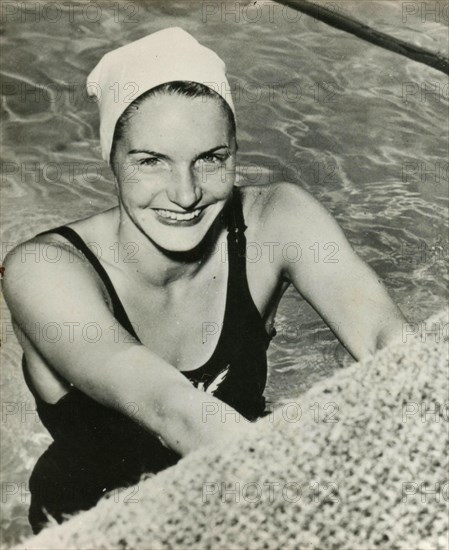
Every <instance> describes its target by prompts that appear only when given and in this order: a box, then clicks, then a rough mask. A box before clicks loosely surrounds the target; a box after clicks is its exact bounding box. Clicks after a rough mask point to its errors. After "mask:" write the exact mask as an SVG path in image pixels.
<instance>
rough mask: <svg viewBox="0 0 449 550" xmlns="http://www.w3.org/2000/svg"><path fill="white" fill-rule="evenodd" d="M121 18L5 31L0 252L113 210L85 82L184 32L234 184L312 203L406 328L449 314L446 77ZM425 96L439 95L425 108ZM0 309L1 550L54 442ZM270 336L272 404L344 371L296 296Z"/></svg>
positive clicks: (162, 20)
mask: <svg viewBox="0 0 449 550" xmlns="http://www.w3.org/2000/svg"><path fill="white" fill-rule="evenodd" d="M10 4H11V3H10ZM373 4H375V3H371V5H373ZM130 5H131V3H126V2H123V3H122V2H120V3H118V2H109V3H105V2H103V3H98V4H97V6H100V8H101V17H100V19H99V21H98V22H92V21H88V20H87V19H86V17H85V16H83V7H78V8H75V9H74V11H73V12H71V13H72V15H71V16H69V12H68V8H64V6H62V4H61V5H60V7H59V9H60V10H61V13H62V16H61V17H60V19H59V21H57V22H51V21H49V20H48V19H49V18H51V17H53V18H54V17H55V15H53V16H52V15H51V14H50V15H49V16H48V17H47V18H45V17H41V19H40V21H37V22H36V21H32V20H30V19H31V17H30V16H28V19H25V20H24V21H21V20H20V16H17V14H20V11H16V12H14V14H15V15H14V14H13V15H14V17H15V18H14V17H13V16H11V17H10V20H9V23H8V25H7V29H6V31H7V32H6V35H5V36H4V38H3V52H4V56H3V63H2V71H1V72H2V82H3V85H2V91H3V97H2V116H3V117H4V120H5V123H4V130H3V140H2V141H3V145H2V152H3V165H2V166H3V172H2V180H3V181H2V186H3V192H2V198H3V220H4V221H3V243H4V245H3V250H4V251H5V250H6V249H7V247H8V243H17V242H19V241H21V240H23V239H26V238H28V237H30V236H32V235H33V234H35V233H36V232H38V231H39V230H43V229H46V228H49V227H51V226H56V225H59V224H61V223H64V222H68V221H71V220H75V219H78V218H81V217H85V216H88V215H90V214H94V213H96V212H99V211H101V210H104V209H107V208H109V207H111V206H113V205H114V204H116V198H115V196H114V192H113V186H112V176H111V173H110V172H109V170H108V169H107V168H106V167H104V166H103V165H102V163H101V162H100V160H99V159H100V150H99V144H98V134H97V124H98V116H97V112H96V106H95V105H94V104H92V103H89V102H87V101H86V97H85V94H84V91H83V90H84V81H85V77H86V75H87V74H88V72H89V70H90V69H91V68H92V67H93V66H94V65H95V63H96V62H97V61H98V59H99V57H100V56H101V55H102V54H103V53H105V52H106V51H108V50H110V49H113V48H115V47H118V46H120V45H122V44H124V43H126V42H128V41H131V40H134V39H136V38H139V37H141V36H143V35H145V34H148V33H150V32H153V31H156V30H158V29H160V28H163V27H165V26H172V25H180V26H182V27H184V28H185V29H186V30H188V31H189V32H191V33H192V34H194V35H195V36H196V37H197V38H198V39H199V40H200V41H201V42H203V43H204V44H206V45H208V46H210V47H212V48H213V49H215V50H216V51H217V52H218V53H219V54H220V55H221V56H222V57H223V58H224V59H225V60H226V61H227V64H228V67H229V72H230V79H231V84H232V87H233V89H234V99H235V103H236V108H237V116H238V126H239V130H238V141H239V146H240V158H239V166H240V169H239V172H240V178H241V181H242V183H244V182H245V181H246V182H251V183H258V184H265V183H269V182H270V181H273V180H276V179H287V180H289V181H293V182H297V183H298V184H299V185H302V186H303V187H304V188H306V189H307V190H308V191H310V192H311V193H312V194H313V195H314V196H315V197H317V198H318V199H319V200H320V201H321V202H322V203H323V204H324V205H325V206H326V207H327V208H328V209H329V210H330V211H331V212H332V213H333V215H334V216H335V217H336V218H337V220H338V221H339V223H340V224H341V226H342V227H343V229H344V231H345V232H346V235H347V236H348V238H349V239H350V241H351V243H352V244H353V245H354V247H355V248H356V250H357V252H358V253H359V254H360V255H361V256H362V257H363V258H364V259H365V260H366V261H367V262H368V263H369V264H370V265H371V266H372V267H373V268H374V269H375V270H376V271H377V273H378V274H379V275H380V277H381V278H382V279H383V280H384V282H385V284H386V286H387V287H388V289H389V291H390V293H391V295H392V296H393V298H394V299H395V300H396V302H397V303H398V304H399V306H400V307H401V308H402V310H403V312H404V313H405V314H406V315H407V316H408V317H409V318H410V320H412V321H417V320H422V319H423V318H425V317H427V316H428V315H429V314H431V313H432V312H434V311H435V310H437V309H438V308H439V307H440V305H441V304H442V302H444V301H447V283H448V275H447V267H448V258H449V243H448V215H447V199H448V169H447V166H448V165H447V150H446V147H447V139H448V135H447V134H448V124H447V121H448V111H447V108H448V100H447V90H448V88H447V86H448V83H447V79H446V78H445V77H444V76H443V75H442V74H441V73H438V72H436V71H434V70H432V69H430V68H427V67H425V66H423V65H419V64H417V63H415V62H412V61H408V60H406V59H404V58H402V57H400V56H398V55H396V54H392V53H389V52H387V51H384V50H382V49H380V48H377V47H374V46H371V45H369V44H366V43H364V42H362V41H360V40H359V39H357V38H354V37H352V36H349V35H346V34H344V33H342V32H340V31H337V30H334V29H331V28H329V27H327V26H325V25H323V24H321V23H319V22H317V21H315V20H314V19H312V18H310V17H306V16H304V15H303V16H300V17H299V19H298V20H296V21H295V22H292V21H288V20H286V18H285V17H282V16H279V15H278V16H277V17H274V19H273V20H271V19H270V18H269V17H268V15H266V14H267V12H266V11H265V12H264V13H265V17H262V19H261V20H260V21H258V22H256V23H250V22H249V21H248V20H247V19H245V18H244V17H243V15H244V12H243V11H241V13H240V20H238V21H235V19H236V16H232V15H231V16H229V15H228V16H227V17H226V20H225V21H223V17H220V13H219V14H218V15H216V16H210V17H209V19H208V21H207V23H204V21H203V16H204V4H203V6H202V7H201V5H200V4H198V3H196V2H184V1H181V0H179V1H175V2H173V1H171V2H165V3H164V6H159V5H158V3H155V2H146V3H142V2H141V3H136V4H133V5H134V6H137V15H135V14H133V13H131V11H132V10H130V8H129V6H130ZM223 5H225V4H224V3H223V4H220V6H223ZM237 5H238V7H239V8H240V9H242V8H243V7H244V6H245V5H246V4H245V3H240V4H237ZM202 9H203V12H202ZM221 9H222V8H221ZM359 9H360V7H359ZM379 9H380V8H379ZM17 10H18V5H17ZM275 13H277V14H279V13H282V12H279V11H277V12H275ZM221 15H222V14H221ZM90 18H91V19H94V18H95V14H90ZM126 18H128V20H126V21H125V19H126ZM291 18H292V17H291ZM130 19H131V20H130ZM133 19H136V21H132V20H133ZM399 35H400V34H399ZM418 42H420V41H419V40H418ZM421 42H422V43H423V44H425V45H428V44H429V39H428V38H425V37H423V40H422V41H421ZM287 84H288V85H287ZM445 86H446V88H445ZM430 88H431V89H433V90H435V91H436V95H434V96H432V95H431V94H427V95H426V94H425V93H424V92H425V90H426V89H430ZM404 92H406V97H405V96H404ZM426 170H427V173H426ZM432 171H434V172H432ZM435 171H436V172H435ZM3 309H4V315H3V317H4V319H5V323H4V341H5V345H4V349H3V363H2V365H3V369H2V390H3V403H2V404H3V409H4V415H3V418H2V421H3V423H2V428H3V442H4V445H3V452H2V468H3V471H2V481H3V485H2V490H3V493H2V500H3V502H4V514H3V518H2V528H3V539H4V542H5V543H9V542H11V541H14V540H17V538H18V537H19V536H20V535H23V534H29V532H30V531H29V528H28V526H27V520H26V510H27V506H28V502H29V495H28V493H27V485H26V483H27V480H28V476H29V473H30V471H31V469H32V466H33V464H34V463H35V461H36V459H37V457H38V455H39V454H40V453H41V452H42V451H43V450H44V448H45V447H46V445H47V444H48V442H49V436H48V435H47V434H46V432H45V430H44V429H43V427H42V425H41V424H40V423H39V422H36V421H35V420H36V419H35V416H34V415H33V413H32V409H33V408H34V404H33V400H32V397H31V396H30V394H29V392H28V391H27V390H26V388H25V386H24V383H23V380H22V377H21V373H20V369H19V367H18V364H19V358H20V349H19V346H18V344H17V342H16V341H15V340H14V337H12V336H11V333H10V325H9V317H8V312H7V311H6V308H5V306H3ZM276 325H277V329H278V333H279V334H278V336H277V337H276V338H275V340H274V342H273V344H272V347H271V349H270V353H269V359H270V377H269V385H268V388H267V397H268V398H269V399H270V400H272V401H277V400H279V399H281V398H288V397H289V396H291V395H293V394H294V393H295V392H296V390H297V389H298V388H300V389H306V388H308V387H310V385H312V384H313V383H314V382H315V381H316V380H319V379H320V378H322V377H324V376H328V375H329V374H330V373H331V372H332V370H333V369H335V368H339V367H341V365H342V364H345V363H347V362H348V361H349V358H348V357H347V356H345V355H344V354H342V353H339V352H337V351H336V340H335V338H334V337H333V335H332V333H331V332H330V330H329V329H328V328H326V326H325V325H324V323H323V322H322V321H321V320H320V319H319V317H318V315H317V314H316V313H315V312H314V311H313V309H312V308H311V307H310V306H309V305H308V304H307V303H305V302H304V301H303V300H301V298H300V297H298V296H297V295H296V293H295V292H293V291H291V292H290V291H289V292H287V294H286V296H285V297H284V299H283V301H282V303H281V305H280V308H279V312H278V316H277V321H276ZM30 411H31V412H30Z"/></svg>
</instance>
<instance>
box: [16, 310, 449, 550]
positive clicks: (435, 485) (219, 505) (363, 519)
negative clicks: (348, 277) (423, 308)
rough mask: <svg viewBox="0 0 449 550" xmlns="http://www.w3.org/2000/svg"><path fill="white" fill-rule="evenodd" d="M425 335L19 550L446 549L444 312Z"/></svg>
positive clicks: (341, 374) (448, 478)
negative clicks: (220, 445)
mask: <svg viewBox="0 0 449 550" xmlns="http://www.w3.org/2000/svg"><path fill="white" fill-rule="evenodd" d="M422 325H423V326H422V327H421V328H424V332H422V333H421V334H420V335H418V334H416V335H415V336H412V335H410V333H412V332H417V328H418V327H408V328H406V330H405V331H404V337H403V340H407V341H406V342H397V343H395V344H392V345H390V346H389V347H387V348H385V349H383V350H382V351H380V352H379V353H377V354H376V355H375V356H374V357H373V358H369V359H367V360H365V361H362V362H361V363H358V364H355V365H352V366H350V367H348V368H346V369H344V370H340V371H338V372H337V373H336V374H335V375H334V376H332V377H331V378H329V379H327V380H325V381H324V382H320V383H319V384H317V385H316V386H314V387H313V388H312V389H311V390H309V391H308V392H307V393H305V394H304V395H302V396H299V397H298V398H297V399H296V400H295V401H293V402H291V403H289V404H284V405H283V406H282V407H281V408H280V409H278V411H277V414H276V415H275V416H276V418H274V417H273V416H271V417H266V418H265V419H263V420H262V421H260V422H259V423H258V424H257V425H256V426H257V427H256V429H255V430H254V432H251V433H249V434H248V435H245V436H242V437H241V438H240V439H239V440H237V441H235V442H234V443H233V444H231V445H229V444H228V445H227V446H226V448H215V447H214V448H203V449H201V450H199V451H197V452H195V453H192V454H191V455H189V456H188V457H186V458H184V459H182V460H181V461H180V462H179V463H178V464H177V465H176V466H174V467H172V468H170V469H168V470H165V471H164V472H161V473H160V474H158V475H155V476H153V477H150V478H148V479H144V480H141V482H140V483H139V484H138V485H137V486H135V487H134V488H132V489H131V488H128V489H124V490H123V491H121V492H119V491H116V492H115V493H111V494H110V495H108V496H107V497H106V498H103V499H102V500H101V501H100V502H99V503H98V505H97V506H96V507H95V508H94V509H92V510H89V511H88V512H83V513H80V514H78V515H77V516H75V517H73V518H71V519H70V520H68V521H67V522H65V523H64V524H63V525H60V526H54V527H50V528H47V529H45V530H44V531H42V532H41V533H40V534H39V535H37V536H36V537H34V538H31V539H29V540H27V541H25V542H23V543H21V544H19V546H17V548H27V549H29V550H31V549H38V548H39V549H45V550H50V549H57V550H61V549H69V548H70V549H71V548H77V549H91V548H95V549H108V550H110V549H115V548H122V549H133V550H138V549H151V550H156V549H159V548H164V549H165V548H179V549H187V548H192V549H195V550H196V549H202V548H210V549H230V548H232V549H243V548H245V549H246V548H248V549H257V550H260V549H263V548H267V549H269V548H270V549H271V548H272V549H278V548H289V549H290V548H295V549H296V548H297V549H301V550H302V549H320V550H321V549H328V548H329V549H330V548H338V549H351V550H353V549H366V550H368V549H369V550H372V549H374V548H382V549H386V548H398V549H404V550H405V549H407V550H410V549H413V550H418V549H422V550H424V549H446V548H448V501H449V468H448V450H449V441H448V440H449V434H448V416H449V415H448V408H449V407H448V405H449V401H448V378H449V377H448V365H447V333H448V327H449V323H448V313H447V311H445V312H442V313H440V314H439V315H437V316H435V317H433V318H432V319H430V320H428V321H427V322H426V323H423V324H422ZM432 328H433V329H434V331H435V332H434V334H430V332H428V333H426V332H425V331H426V330H427V331H430V329H432Z"/></svg>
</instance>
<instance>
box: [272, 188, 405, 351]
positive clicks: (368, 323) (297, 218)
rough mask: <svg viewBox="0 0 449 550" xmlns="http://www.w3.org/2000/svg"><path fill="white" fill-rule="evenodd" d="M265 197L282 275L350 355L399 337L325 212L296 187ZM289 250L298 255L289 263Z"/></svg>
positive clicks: (371, 278)
mask: <svg viewBox="0 0 449 550" xmlns="http://www.w3.org/2000/svg"><path fill="white" fill-rule="evenodd" d="M270 197H271V198H270V201H269V202H270V206H271V208H270V212H271V213H272V215H271V216H270V217H271V218H272V221H274V223H268V225H271V226H272V229H271V231H270V233H271V234H272V235H274V234H276V235H277V238H278V240H279V242H280V244H281V245H282V247H279V250H282V251H283V253H282V257H280V256H281V255H279V262H280V263H281V269H282V273H283V276H284V277H285V278H286V279H288V280H289V281H290V282H291V283H292V284H293V285H294V286H295V288H296V289H297V290H298V292H300V293H301V295H303V296H304V298H306V300H307V301H308V302H310V303H311V305H312V306H313V307H314V308H315V309H316V310H317V311H318V313H319V314H320V315H321V316H322V317H323V319H324V320H325V321H326V322H327V323H328V324H329V325H330V326H331V328H332V330H334V332H335V333H336V335H337V336H338V338H339V339H340V340H341V342H342V343H343V344H344V345H345V347H347V348H348V350H349V351H350V352H351V353H352V355H353V356H354V357H355V358H356V359H358V360H360V359H362V358H363V357H365V356H367V355H370V354H372V353H374V352H375V351H376V350H378V349H380V348H382V347H384V346H385V345H386V344H388V343H389V342H390V341H392V340H393V339H396V338H398V337H400V335H401V334H402V329H403V325H404V323H405V322H406V320H405V318H404V316H403V315H402V313H401V311H400V310H399V308H398V307H397V306H396V305H395V304H394V302H393V301H392V299H391V298H390V296H389V295H388V293H387V291H386V289H385V287H384V286H383V284H382V282H381V281H380V279H379V277H378V276H377V275H376V273H375V272H374V271H373V270H372V269H371V268H370V267H369V266H368V265H367V264H366V263H365V262H364V261H363V260H362V259H361V258H359V257H358V256H357V254H356V253H355V252H354V250H353V249H352V247H351V245H350V244H349V242H348V240H347V239H346V237H345V235H344V233H343V231H342V230H341V228H340V227H339V225H338V224H337V222H336V221H335V220H334V218H333V217H332V216H331V215H330V214H329V212H328V211H327V210H326V209H325V208H324V207H323V206H321V205H320V204H319V203H318V202H317V201H316V200H315V199H314V198H313V197H312V196H311V195H309V194H308V193H307V192H306V191H304V190H302V189H300V188H299V187H297V186H296V185H292V184H286V183H281V184H276V186H274V188H273V190H272V192H271V193H270ZM266 221H268V220H266ZM295 247H296V252H297V255H299V254H301V256H300V257H299V258H296V260H295V261H294V256H295V254H294V253H293V252H294V251H293V248H295ZM289 248H290V253H289Z"/></svg>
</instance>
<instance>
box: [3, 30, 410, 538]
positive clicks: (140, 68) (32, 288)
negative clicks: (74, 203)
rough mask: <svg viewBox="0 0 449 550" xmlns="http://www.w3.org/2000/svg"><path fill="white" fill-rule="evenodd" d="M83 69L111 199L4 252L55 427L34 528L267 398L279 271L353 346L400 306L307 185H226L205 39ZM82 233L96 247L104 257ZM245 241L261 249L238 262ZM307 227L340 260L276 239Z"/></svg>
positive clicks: (218, 85) (224, 120)
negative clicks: (90, 331) (44, 257)
mask: <svg viewBox="0 0 449 550" xmlns="http://www.w3.org/2000/svg"><path fill="white" fill-rule="evenodd" d="M95 79H96V85H95V86H93V83H95ZM114 79H115V80H114ZM114 81H117V82H119V84H120V85H121V86H123V87H125V86H126V85H129V84H130V83H132V84H133V88H134V89H137V90H138V92H139V93H138V95H137V97H135V98H134V100H133V101H132V102H128V103H125V102H119V101H117V100H116V97H115V95H114V93H113V92H114V90H115V87H114V86H113V85H112V83H113V82H114ZM88 82H89V84H90V87H91V89H93V90H94V93H95V95H97V97H98V99H99V108H100V141H101V146H102V153H103V158H104V159H105V160H106V161H107V162H110V163H111V165H112V167H113V170H114V174H115V178H116V184H117V190H118V199H119V204H118V206H117V207H114V208H112V209H110V210H107V211H105V212H100V213H99V214H96V215H94V216H92V217H89V218H86V219H82V220H79V221H76V222H73V223H70V224H69V225H66V226H61V227H58V228H54V229H51V230H48V231H46V232H44V233H41V234H39V235H37V236H36V237H35V238H34V239H32V240H31V241H29V242H28V243H25V244H24V245H21V247H26V246H28V245H29V244H30V242H31V243H32V244H33V245H35V246H37V247H39V246H47V245H48V244H50V243H52V244H53V245H54V246H56V247H58V248H59V250H60V252H61V254H60V261H58V262H55V263H45V262H41V263H39V264H37V265H33V270H31V269H29V266H27V263H26V262H22V261H21V258H22V257H24V258H26V257H27V256H26V255H25V256H21V254H17V253H12V254H10V255H9V256H8V257H7V260H6V264H7V265H6V274H7V276H6V278H5V282H4V292H5V296H6V300H7V302H8V306H9V308H10V310H11V312H12V316H13V320H14V324H15V325H14V326H15V330H16V332H17V334H18V335H19V336H20V338H19V339H20V342H21V343H22V347H23V350H24V360H23V368H24V374H25V379H26V381H27V384H28V386H29V388H30V390H31V391H32V392H33V395H34V397H35V399H36V404H37V410H38V413H39V415H40V417H41V419H42V422H43V423H44V424H45V426H46V427H47V429H48V431H49V432H50V434H51V435H52V437H53V439H54V442H53V443H52V445H51V446H50V447H49V449H48V450H47V451H46V452H45V453H44V454H43V455H42V456H41V458H40V459H39V461H38V463H37V465H36V467H35V469H34V471H33V474H32V476H31V480H30V491H31V494H32V501H31V507H30V522H31V524H32V527H33V530H34V532H37V531H39V530H40V529H41V528H42V527H43V526H44V525H45V523H46V521H47V514H49V515H51V516H53V517H54V518H56V520H57V521H59V522H60V521H62V520H63V519H64V514H67V513H73V512H76V511H78V510H82V509H87V508H90V507H92V506H94V505H95V503H96V502H97V501H98V500H99V499H100V498H101V496H102V495H103V494H104V492H105V491H109V490H112V489H115V488H117V487H122V486H126V485H131V484H134V483H136V482H137V481H138V480H139V478H140V476H141V475H142V474H143V473H148V472H157V471H159V470H161V469H163V468H166V467H167V466H169V465H171V464H174V463H175V462H176V461H177V460H178V459H179V457H180V456H183V455H186V454H187V453H190V452H191V451H193V450H195V449H197V448H199V447H201V446H204V445H213V444H214V443H217V442H218V441H222V440H226V439H227V438H229V439H232V438H233V437H234V436H235V435H236V434H238V433H240V432H242V431H243V430H251V429H253V428H252V424H251V423H250V422H248V421H254V420H257V419H258V418H260V417H261V416H263V415H264V413H265V399H264V389H265V384H266V378H267V358H266V350H267V347H268V345H269V342H270V338H271V336H272V335H273V330H272V326H273V319H274V316H275V313H276V309H277V306H278V303H279V300H280V298H281V297H282V295H283V293H284V292H285V290H286V289H287V287H288V286H289V285H290V284H292V285H293V286H294V287H295V288H296V290H297V291H298V292H300V293H301V294H302V295H303V296H304V297H305V298H306V299H307V300H308V301H309V302H310V303H311V304H312V305H313V306H314V307H315V308H316V310H317V311H318V312H319V313H320V314H321V316H322V317H323V318H324V319H325V320H326V321H327V322H328V323H329V324H331V325H332V326H335V327H336V334H337V336H338V337H339V338H340V340H341V342H342V343H343V344H344V345H345V346H346V347H347V348H348V349H349V350H350V351H351V352H352V353H353V355H354V356H355V357H357V358H361V357H364V356H366V355H369V354H370V353H372V352H373V351H375V350H376V349H378V348H379V347H382V346H383V345H384V344H385V343H386V342H388V341H389V340H390V339H391V338H392V337H394V336H395V335H396V334H397V333H398V332H400V331H401V329H402V321H403V317H402V314H401V313H400V311H399V310H398V308H397V307H396V306H395V305H394V304H393V302H392V301H391V300H390V298H389V297H388V294H387V293H386V291H385V289H384V288H383V286H382V284H381V283H380V281H379V280H378V278H377V276H376V275H375V274H374V272H373V271H372V270H371V269H370V268H369V267H368V266H367V265H365V263H364V262H362V261H361V260H360V259H359V258H358V257H357V256H356V255H355V253H354V251H353V250H352V248H351V246H350V245H349V243H348V241H347V240H346V238H345V236H344V235H343V232H342V231H341V229H340V228H339V226H338V225H337V223H336V222H335V221H334V220H333V219H332V217H331V216H330V215H329V214H328V213H327V211H326V210H325V209H324V208H323V207H322V206H320V205H319V204H318V203H317V202H316V201H315V200H314V199H312V198H311V197H310V195H308V194H307V193H306V192H304V191H302V190H301V189H299V188H298V187H296V186H293V185H289V184H285V183H283V182H280V183H278V184H273V185H270V186H268V187H254V188H252V187H247V188H238V187H237V186H236V185H235V166H236V149H237V144H236V137H235V120H234V107H233V104H232V100H231V98H230V97H228V96H226V95H221V93H220V91H221V90H224V89H228V88H226V85H227V80H226V75H225V67H224V64H223V62H222V61H221V60H220V59H219V58H218V57H217V56H216V54H214V53H213V52H211V51H210V50H208V49H206V48H204V47H203V46H201V45H200V44H199V43H198V42H197V41H196V40H195V39H194V38H193V37H191V36H190V35H189V34H187V33H186V32H184V31H183V30H181V29H178V28H174V29H165V30H163V31H159V32H157V33H155V34H153V35H150V36H147V37H144V38H142V39H140V40H138V41H137V42H133V43H131V44H128V45H126V46H124V47H122V48H119V49H118V50H115V51H113V52H110V53H109V54H107V55H105V56H104V57H103V59H102V60H101V61H100V63H99V64H98V65H97V67H96V68H95V69H94V71H93V72H92V73H91V75H90V76H89V78H88ZM223 85H224V86H223ZM89 242H95V243H96V244H97V246H100V247H101V250H103V251H105V254H104V255H102V257H101V260H100V259H98V258H97V257H96V256H95V254H94V253H93V251H92V250H91V248H89V246H88V244H87V243H89ZM247 242H248V243H249V242H250V243H252V244H254V243H255V244H257V245H258V246H259V248H260V249H262V246H263V245H266V244H267V243H269V244H272V245H273V247H271V248H270V249H269V250H270V254H267V255H266V256H262V257H261V258H260V260H259V262H257V263H252V262H248V261H247V255H246V246H247ZM317 242H318V243H319V242H332V243H333V244H334V245H335V247H336V250H338V254H339V257H338V261H337V262H330V263H320V264H318V263H316V262H315V261H314V258H313V256H307V255H304V257H301V258H300V260H299V261H297V262H294V263H292V262H290V261H289V258H288V257H286V256H285V254H284V253H283V251H284V245H285V244H291V243H297V244H298V246H300V247H301V248H302V249H303V250H307V249H312V248H313V246H314V245H315V244H316V243H317ZM114 243H119V244H120V245H126V244H129V243H133V250H134V252H135V253H134V254H133V261H132V262H129V261H126V258H119V259H118V260H117V258H116V257H115V250H116V247H115V246H112V245H113V244H114ZM276 245H282V246H276ZM223 247H225V249H226V252H227V254H226V255H225V257H224V259H223V257H222V256H221V255H219V254H216V251H217V250H223ZM19 248H20V247H19ZM108 251H110V252H108ZM16 252H17V251H16ZM261 274H262V275H263V276H261ZM49 322H51V323H57V324H59V325H60V326H74V327H75V326H77V327H86V326H92V325H94V326H95V327H96V328H97V334H98V335H99V336H98V337H97V338H95V339H93V340H92V339H90V340H88V339H87V338H73V337H72V333H69V334H68V335H67V338H66V339H64V338H60V339H59V340H58V341H49V340H48V339H46V338H40V336H39V334H38V333H37V332H36V331H30V330H28V329H29V327H36V326H46V324H47V323H49ZM117 324H118V328H119V331H118V333H117V331H116V330H111V327H116V326H117ZM205 326H207V327H210V326H216V327H221V330H215V331H210V330H207V331H206V332H205V330H204V329H205ZM83 334H84V332H83ZM117 336H119V337H117ZM130 405H131V406H130ZM211 410H213V411H214V414H210V411H211ZM205 413H208V414H205ZM224 420H225V421H224Z"/></svg>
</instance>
